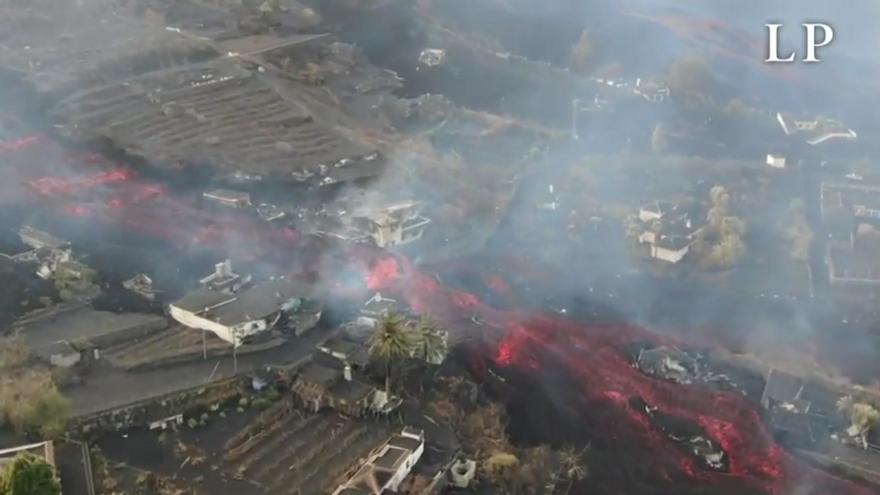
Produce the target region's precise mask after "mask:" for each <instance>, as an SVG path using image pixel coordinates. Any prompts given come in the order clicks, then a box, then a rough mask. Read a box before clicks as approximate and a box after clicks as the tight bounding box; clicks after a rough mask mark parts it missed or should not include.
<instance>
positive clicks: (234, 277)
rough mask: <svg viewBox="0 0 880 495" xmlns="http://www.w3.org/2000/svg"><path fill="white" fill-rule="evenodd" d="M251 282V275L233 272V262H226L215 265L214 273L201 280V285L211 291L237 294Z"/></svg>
mask: <svg viewBox="0 0 880 495" xmlns="http://www.w3.org/2000/svg"><path fill="white" fill-rule="evenodd" d="M250 281H251V276H250V274H248V275H240V274H238V273H235V272H234V271H232V261H231V260H226V261H224V262H222V263H217V264H216V265H214V271H213V272H212V273H211V274H210V275H208V276H207V277H204V278H203V279H201V280H199V283H200V284H201V285H202V286H203V287H205V288H208V289H211V290H218V291H219V290H222V291H227V292H235V291H238V290H239V289H241V288H242V287H243V286H245V285H247V284H248V283H250Z"/></svg>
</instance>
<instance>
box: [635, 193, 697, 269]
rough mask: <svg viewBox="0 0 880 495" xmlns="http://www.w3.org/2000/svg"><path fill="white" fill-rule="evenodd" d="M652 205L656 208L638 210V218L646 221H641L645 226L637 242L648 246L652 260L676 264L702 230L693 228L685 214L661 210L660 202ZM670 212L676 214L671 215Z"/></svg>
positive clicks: (645, 207)
mask: <svg viewBox="0 0 880 495" xmlns="http://www.w3.org/2000/svg"><path fill="white" fill-rule="evenodd" d="M654 203H655V204H656V205H657V206H656V207H651V206H650V205H648V206H643V207H642V208H641V209H640V210H639V218H640V219H644V218H647V219H648V220H643V222H644V223H645V225H644V228H643V230H642V231H641V232H640V233H639V242H640V243H642V244H648V246H649V248H650V255H651V257H652V258H654V259H658V260H661V261H666V262H669V263H678V262H680V261H681V260H682V259H684V257H685V256H686V255H687V254H688V252H689V251H690V248H691V245H693V243H694V242H695V241H696V238H697V234H698V233H699V232H700V230H702V229H701V228H696V227H694V225H693V223H692V222H691V220H690V218H689V217H688V215H687V214H684V213H681V212H679V211H678V210H677V209H674V210H668V209H663V207H662V206H660V205H662V203H661V202H654ZM671 211H675V212H676V213H677V214H676V215H671V214H670V212H671Z"/></svg>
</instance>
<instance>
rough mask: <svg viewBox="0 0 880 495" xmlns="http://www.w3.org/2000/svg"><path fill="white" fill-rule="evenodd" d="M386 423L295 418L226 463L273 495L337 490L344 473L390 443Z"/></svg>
mask: <svg viewBox="0 0 880 495" xmlns="http://www.w3.org/2000/svg"><path fill="white" fill-rule="evenodd" d="M391 431H392V429H391V427H390V425H388V424H385V423H374V422H370V421H364V420H357V419H350V418H346V417H344V416H341V415H339V414H336V413H320V414H316V415H309V416H304V415H301V414H299V413H298V412H294V413H292V414H290V415H288V416H287V417H286V418H284V419H282V420H280V421H279V422H277V423H275V424H274V425H273V426H272V427H271V428H270V430H269V431H268V434H263V435H261V438H260V439H259V440H258V441H256V442H253V443H252V444H251V445H249V446H248V447H247V448H241V449H239V450H238V451H236V453H235V454H236V455H234V456H232V457H233V458H229V456H228V457H227V459H226V463H227V466H228V469H229V470H230V471H232V472H235V473H238V474H239V475H241V476H243V477H244V478H246V479H248V480H249V481H251V482H253V483H254V484H256V485H258V486H259V487H261V488H262V489H263V490H265V492H266V493H271V494H296V495H299V494H317V493H325V492H327V491H328V490H329V489H330V488H331V487H333V486H336V485H337V484H338V483H339V482H340V481H341V480H340V477H341V476H342V475H343V474H345V471H346V470H347V469H348V468H349V467H351V466H352V465H353V464H355V463H356V462H358V461H359V460H360V459H362V458H363V457H365V456H366V455H367V454H369V453H370V451H372V450H373V449H374V448H376V447H377V446H378V445H380V444H381V443H382V442H384V441H385V439H387V438H388V436H389V435H390V433H391Z"/></svg>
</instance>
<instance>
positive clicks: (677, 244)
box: [651, 237, 694, 263]
mask: <svg viewBox="0 0 880 495" xmlns="http://www.w3.org/2000/svg"><path fill="white" fill-rule="evenodd" d="M693 243H694V240H693V239H692V238H690V237H663V238H661V239H659V240H658V241H657V242H655V243H653V244H651V257H652V258H654V259H658V260H661V261H666V262H668V263H678V262H679V261H681V260H682V259H684V257H685V255H687V254H688V252H689V251H690V249H691V245H692V244H693Z"/></svg>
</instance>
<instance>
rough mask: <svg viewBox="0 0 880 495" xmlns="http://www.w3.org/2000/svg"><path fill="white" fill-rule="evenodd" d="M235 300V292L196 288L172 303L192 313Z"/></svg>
mask: <svg viewBox="0 0 880 495" xmlns="http://www.w3.org/2000/svg"><path fill="white" fill-rule="evenodd" d="M234 300H235V295H233V294H227V293H224V292H218V291H214V290H208V289H196V290H194V291H192V292H189V293H188V294H186V295H185V296H183V297H182V298H180V299H178V300H177V301H175V302H173V303H172V305H173V306H176V307H178V308H180V309H182V310H185V311H189V312H190V313H201V312H204V311H207V310H209V309H210V308H214V307H216V306H219V305H223V304H229V303H231V302H232V301H234Z"/></svg>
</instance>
